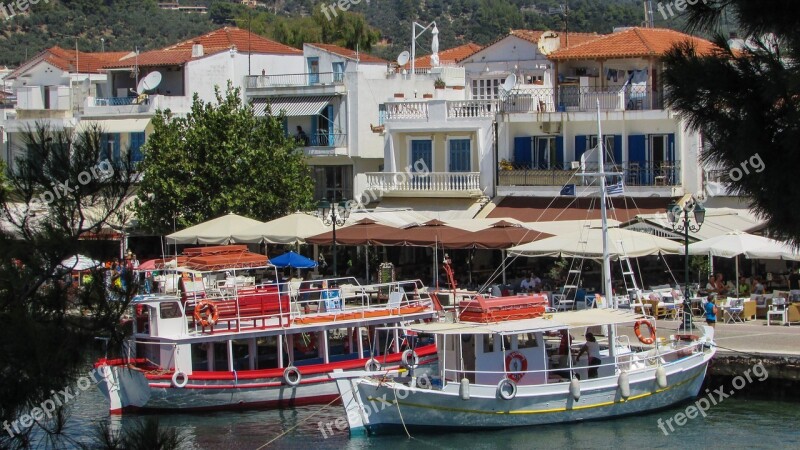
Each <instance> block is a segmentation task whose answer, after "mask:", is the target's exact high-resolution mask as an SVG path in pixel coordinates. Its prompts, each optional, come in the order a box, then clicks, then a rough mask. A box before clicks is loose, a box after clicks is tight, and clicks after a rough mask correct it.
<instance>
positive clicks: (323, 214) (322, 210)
mask: <svg viewBox="0 0 800 450" xmlns="http://www.w3.org/2000/svg"><path fill="white" fill-rule="evenodd" d="M335 200H336V197H335V196H334V202H333V207H331V202H329V201H327V200H321V201H320V202H319V203H318V204H317V213H318V214H319V216H320V218H321V219H322V223H324V224H325V225H326V226H331V225H333V277H334V278H336V277H337V276H338V273H337V271H336V227H337V226H340V227H341V226H342V225H344V223H345V221H347V217H348V216H350V210H349V209H347V201H345V200H342V201H341V202H339V204H338V205H336V201H335Z"/></svg>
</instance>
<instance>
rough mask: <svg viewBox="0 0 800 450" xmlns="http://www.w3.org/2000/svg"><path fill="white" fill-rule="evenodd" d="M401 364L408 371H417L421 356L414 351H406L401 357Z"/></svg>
mask: <svg viewBox="0 0 800 450" xmlns="http://www.w3.org/2000/svg"><path fill="white" fill-rule="evenodd" d="M400 363H401V364H402V365H403V367H405V368H406V369H416V367H417V366H418V365H419V356H417V352H415V351H414V350H411V349H408V350H405V351H404V352H403V355H402V356H401V357H400Z"/></svg>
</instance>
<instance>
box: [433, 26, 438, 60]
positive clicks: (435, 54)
mask: <svg viewBox="0 0 800 450" xmlns="http://www.w3.org/2000/svg"><path fill="white" fill-rule="evenodd" d="M431 34H432V35H433V40H432V41H431V67H439V29H438V28H437V27H436V25H434V26H433V30H431Z"/></svg>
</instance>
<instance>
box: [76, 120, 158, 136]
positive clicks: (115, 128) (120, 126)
mask: <svg viewBox="0 0 800 450" xmlns="http://www.w3.org/2000/svg"><path fill="white" fill-rule="evenodd" d="M149 123H150V119H108V120H81V121H80V122H78V127H77V130H76V131H77V132H78V133H81V132H83V131H86V130H88V129H90V128H91V127H92V126H94V125H97V126H99V127H100V130H101V131H102V132H103V133H139V132H142V131H144V129H145V128H147V124H149Z"/></svg>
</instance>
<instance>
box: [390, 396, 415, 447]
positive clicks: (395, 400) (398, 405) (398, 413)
mask: <svg viewBox="0 0 800 450" xmlns="http://www.w3.org/2000/svg"><path fill="white" fill-rule="evenodd" d="M392 390H393V391H394V406H396V407H397V415H398V416H400V423H401V424H402V425H403V430H405V432H406V436H408V438H409V439H413V438H412V437H411V433H409V432H408V428H407V427H406V421H405V419H403V413H402V412H401V411H400V401H399V400H397V384H395V385H394V386H393V387H392Z"/></svg>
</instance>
